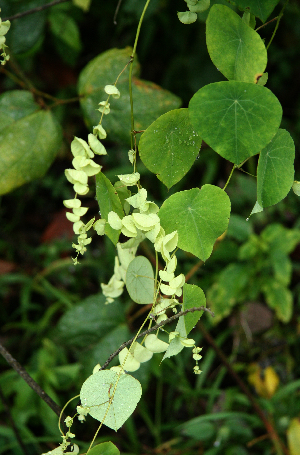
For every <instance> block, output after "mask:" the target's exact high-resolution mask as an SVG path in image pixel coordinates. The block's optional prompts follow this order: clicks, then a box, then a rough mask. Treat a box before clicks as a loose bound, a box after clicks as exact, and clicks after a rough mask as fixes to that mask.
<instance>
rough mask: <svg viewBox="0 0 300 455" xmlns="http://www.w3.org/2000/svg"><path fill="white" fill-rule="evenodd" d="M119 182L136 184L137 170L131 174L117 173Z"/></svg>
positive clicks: (138, 178)
mask: <svg viewBox="0 0 300 455" xmlns="http://www.w3.org/2000/svg"><path fill="white" fill-rule="evenodd" d="M118 177H119V179H120V180H121V182H122V183H123V184H124V185H126V186H133V185H136V184H137V182H138V181H139V180H140V174H139V173H138V172H133V173H132V174H121V175H118Z"/></svg>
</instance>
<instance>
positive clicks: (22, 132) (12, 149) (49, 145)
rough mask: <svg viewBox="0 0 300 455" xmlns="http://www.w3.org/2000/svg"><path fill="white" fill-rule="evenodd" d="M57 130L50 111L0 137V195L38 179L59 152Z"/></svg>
mask: <svg viewBox="0 0 300 455" xmlns="http://www.w3.org/2000/svg"><path fill="white" fill-rule="evenodd" d="M61 141H62V133H61V128H60V126H59V125H58V123H57V122H56V120H55V118H54V117H53V115H52V114H51V112H50V111H38V112H35V113H33V114H31V115H28V116H26V117H23V118H21V119H20V120H17V121H16V122H14V123H11V124H10V125H8V126H7V127H6V128H5V130H2V132H1V133H0V144H1V148H0V194H5V193H8V192H9V191H12V190H14V189H15V188H18V187H19V186H21V185H23V184H24V183H28V182H30V181H31V180H34V179H37V178H40V177H42V176H43V175H44V174H45V172H46V171H47V169H48V168H49V166H50V165H51V163H52V161H53V160H54V158H55V156H56V153H57V152H58V150H59V147H60V145H61Z"/></svg>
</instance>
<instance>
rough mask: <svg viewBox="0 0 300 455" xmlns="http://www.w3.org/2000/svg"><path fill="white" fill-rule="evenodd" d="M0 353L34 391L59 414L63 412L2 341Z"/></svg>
mask: <svg viewBox="0 0 300 455" xmlns="http://www.w3.org/2000/svg"><path fill="white" fill-rule="evenodd" d="M0 354H2V356H3V357H4V358H5V360H6V361H7V363H8V364H9V365H10V366H11V367H12V368H13V369H14V370H15V371H16V372H17V373H18V374H19V375H20V376H21V378H22V379H24V381H25V382H27V384H28V385H29V387H31V388H32V390H33V391H34V392H36V393H37V394H38V396H39V397H41V398H42V400H44V401H45V403H46V404H47V405H48V406H49V407H50V408H51V409H52V410H53V411H54V412H55V414H57V415H58V416H59V415H60V413H61V408H60V407H59V406H58V405H57V404H56V403H55V401H53V400H52V398H50V397H49V395H47V393H46V392H45V391H44V390H43V389H42V388H41V387H40V386H39V385H38V383H37V382H35V380H34V379H33V378H32V377H31V376H30V374H29V373H27V371H26V370H25V368H23V367H22V365H20V364H19V362H18V361H17V360H16V359H14V357H13V356H12V355H11V354H10V353H9V352H8V351H7V349H5V347H4V346H2V344H1V343H0Z"/></svg>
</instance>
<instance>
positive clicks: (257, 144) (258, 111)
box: [189, 81, 282, 164]
mask: <svg viewBox="0 0 300 455" xmlns="http://www.w3.org/2000/svg"><path fill="white" fill-rule="evenodd" d="M189 111H190V120H191V122H192V124H193V126H194V128H195V130H196V131H197V132H198V134H199V135H200V136H201V137H202V139H203V140H204V141H205V142H206V143H207V144H208V145H209V146H210V147H211V148H212V149H213V150H215V151H216V152H217V153H219V155H221V156H223V157H224V158H226V159H227V160H229V161H231V162H232V163H235V164H240V163H241V162H242V161H244V160H246V159H247V158H249V157H250V156H253V155H255V154H257V153H259V152H260V151H261V149H262V148H263V147H265V146H266V145H267V144H268V142H270V140H271V139H272V138H273V137H274V135H275V134H276V132H277V130H278V128H279V125H280V122H281V117H282V108H281V105H280V103H279V101H278V99H277V98H276V96H275V95H273V93H272V92H271V91H270V90H268V89H267V88H266V87H262V86H258V85H255V84H249V83H246V82H236V81H228V82H216V83H213V84H209V85H206V86H205V87H203V88H201V89H200V90H199V91H198V92H197V93H196V94H195V95H194V96H193V97H192V99H191V101H190V104H189Z"/></svg>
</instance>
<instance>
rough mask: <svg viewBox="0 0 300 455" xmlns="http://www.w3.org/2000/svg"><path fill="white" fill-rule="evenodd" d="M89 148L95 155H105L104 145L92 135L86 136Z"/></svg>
mask: <svg viewBox="0 0 300 455" xmlns="http://www.w3.org/2000/svg"><path fill="white" fill-rule="evenodd" d="M88 142H89V146H90V147H91V149H92V150H93V152H94V153H96V155H107V151H106V149H105V147H104V145H103V144H102V143H101V142H100V141H99V139H97V138H96V136H95V135H94V134H89V135H88Z"/></svg>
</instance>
